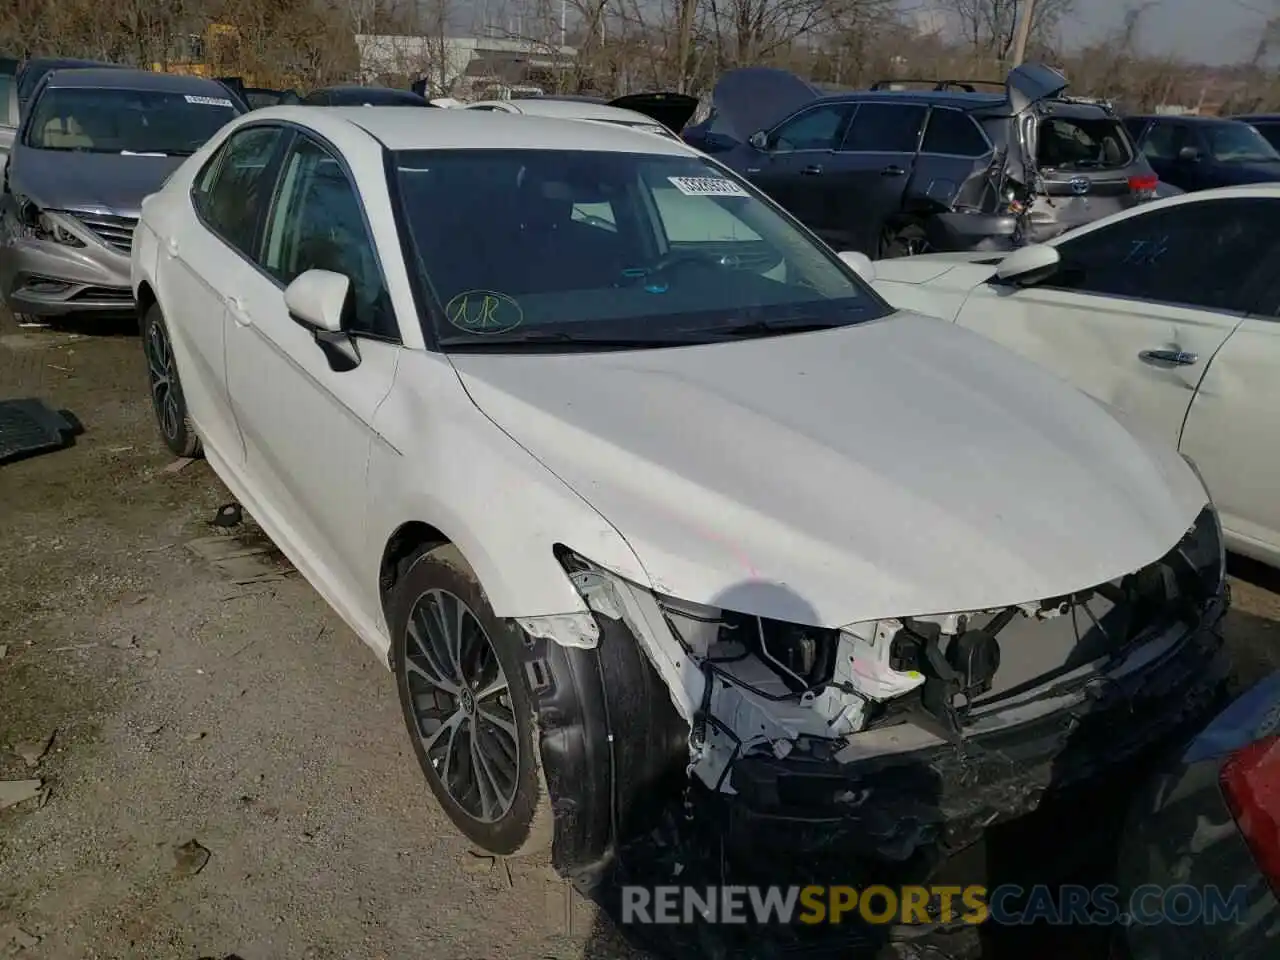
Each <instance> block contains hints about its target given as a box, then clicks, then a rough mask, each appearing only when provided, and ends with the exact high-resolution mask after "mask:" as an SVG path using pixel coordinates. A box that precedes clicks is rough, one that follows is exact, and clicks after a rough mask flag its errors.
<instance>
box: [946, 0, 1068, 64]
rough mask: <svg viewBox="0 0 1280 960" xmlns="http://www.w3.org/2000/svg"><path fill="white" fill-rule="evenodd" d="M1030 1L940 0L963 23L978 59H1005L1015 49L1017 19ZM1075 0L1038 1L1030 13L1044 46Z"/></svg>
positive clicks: (1034, 30) (1035, 35)
mask: <svg viewBox="0 0 1280 960" xmlns="http://www.w3.org/2000/svg"><path fill="white" fill-rule="evenodd" d="M1026 2H1027V0H938V8H939V9H940V10H943V11H945V12H946V13H947V14H949V15H950V16H951V17H952V18H953V19H954V20H955V21H957V23H958V24H959V26H960V31H961V35H962V36H963V37H964V39H965V42H966V44H968V45H969V47H970V48H971V49H972V52H973V55H974V57H975V58H980V59H991V60H998V61H1000V62H1002V63H1003V62H1005V61H1007V60H1008V59H1009V55H1010V53H1011V52H1012V51H1013V46H1014V42H1015V40H1016V38H1017V30H1018V21H1019V18H1020V17H1021V16H1022V12H1023V10H1024V8H1025V6H1026ZM1074 6H1075V0H1036V3H1035V5H1034V6H1033V8H1032V9H1033V13H1032V15H1031V39H1032V42H1033V43H1036V44H1039V45H1044V44H1045V43H1046V42H1047V40H1048V39H1049V37H1050V35H1051V34H1052V33H1053V32H1054V31H1055V30H1056V29H1057V28H1058V25H1059V24H1060V23H1061V22H1062V18H1063V17H1064V16H1066V15H1067V14H1069V13H1070V12H1071V11H1072V9H1073V8H1074Z"/></svg>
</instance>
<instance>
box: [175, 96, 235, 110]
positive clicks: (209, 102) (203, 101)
mask: <svg viewBox="0 0 1280 960" xmlns="http://www.w3.org/2000/svg"><path fill="white" fill-rule="evenodd" d="M186 101H187V103H198V104H200V105H202V106H205V107H229V106H231V101H230V100H224V99H222V98H221V97H193V96H191V94H187V96H186Z"/></svg>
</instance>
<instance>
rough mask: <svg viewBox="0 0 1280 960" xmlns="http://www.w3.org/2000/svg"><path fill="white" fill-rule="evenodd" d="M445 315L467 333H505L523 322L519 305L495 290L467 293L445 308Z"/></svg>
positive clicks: (465, 291) (454, 299)
mask: <svg viewBox="0 0 1280 960" xmlns="http://www.w3.org/2000/svg"><path fill="white" fill-rule="evenodd" d="M444 315H445V317H446V318H447V319H448V321H449V322H450V323H451V324H453V325H454V326H455V327H457V328H458V329H459V330H465V331H467V333H505V332H506V331H508V330H514V329H515V328H516V327H518V326H520V324H521V323H523V322H524V311H523V310H521V309H520V304H519V303H517V302H516V301H515V300H514V299H513V298H511V297H509V296H507V295H506V294H505V293H496V292H494V291H493V290H464V291H463V292H462V293H460V294H458V295H457V296H455V297H454V298H453V299H452V300H450V301H449V302H448V303H446V304H445V306H444Z"/></svg>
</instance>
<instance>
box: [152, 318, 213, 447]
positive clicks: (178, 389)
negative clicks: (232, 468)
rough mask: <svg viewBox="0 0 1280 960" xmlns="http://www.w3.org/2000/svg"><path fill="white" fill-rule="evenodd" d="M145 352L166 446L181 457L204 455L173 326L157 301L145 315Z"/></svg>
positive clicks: (154, 404) (154, 408)
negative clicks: (177, 356)
mask: <svg viewBox="0 0 1280 960" xmlns="http://www.w3.org/2000/svg"><path fill="white" fill-rule="evenodd" d="M142 351H143V354H144V355H145V356H146V359H147V386H148V387H149V388H150V393H151V409H152V410H153V411H154V412H155V415H156V425H157V426H159V428H160V436H161V438H163V440H164V443H165V446H167V447H168V448H169V450H170V451H171V452H172V453H173V454H174V456H177V457H198V456H200V453H201V445H200V435H199V434H197V433H196V428H195V425H194V424H192V422H191V416H190V415H189V414H188V412H187V401H186V398H185V397H184V396H183V395H182V382H181V380H179V378H178V362H177V360H176V359H175V358H174V356H173V344H172V341H171V340H170V339H169V328H168V327H167V326H166V325H165V322H164V314H163V313H162V312H161V310H160V305H159V304H158V303H153V304H152V305H151V307H150V308H149V309H148V310H147V312H146V315H145V316H144V317H143V318H142Z"/></svg>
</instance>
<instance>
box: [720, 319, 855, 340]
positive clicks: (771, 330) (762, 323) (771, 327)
mask: <svg viewBox="0 0 1280 960" xmlns="http://www.w3.org/2000/svg"><path fill="white" fill-rule="evenodd" d="M847 326H849V322H848V321H846V320H813V319H805V318H801V319H796V320H747V321H744V322H742V323H735V324H729V325H727V326H723V327H715V328H713V329H711V330H709V331H708V332H709V333H713V334H716V335H718V336H723V337H767V336H770V335H771V334H775V333H814V332H816V331H818V330H832V329H834V328H836V327H847Z"/></svg>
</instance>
